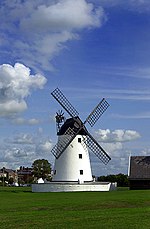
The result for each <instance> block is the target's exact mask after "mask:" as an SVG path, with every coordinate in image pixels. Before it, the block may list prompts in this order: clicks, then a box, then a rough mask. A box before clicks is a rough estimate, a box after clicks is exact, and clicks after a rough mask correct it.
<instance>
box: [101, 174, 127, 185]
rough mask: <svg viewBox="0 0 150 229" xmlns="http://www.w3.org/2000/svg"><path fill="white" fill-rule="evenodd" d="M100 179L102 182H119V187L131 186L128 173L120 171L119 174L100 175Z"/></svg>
mask: <svg viewBox="0 0 150 229" xmlns="http://www.w3.org/2000/svg"><path fill="white" fill-rule="evenodd" d="M98 181H101V182H104V181H106V182H113V183H114V182H117V186H118V187H128V186H129V181H128V175H125V174H122V173H119V174H117V175H112V174H110V175H107V176H100V177H98Z"/></svg>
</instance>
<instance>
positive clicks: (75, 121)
mask: <svg viewBox="0 0 150 229" xmlns="http://www.w3.org/2000/svg"><path fill="white" fill-rule="evenodd" d="M76 125H77V127H76ZM82 125H83V123H82V121H81V120H80V118H79V117H74V118H69V119H67V120H66V121H65V123H64V124H63V125H62V126H61V128H60V130H59V132H58V133H57V135H64V134H65V132H66V131H67V129H68V128H71V129H72V130H73V131H74V132H75V133H76V132H77V131H78V130H79V128H80V127H81V126H82ZM78 134H81V135H86V134H87V133H86V127H85V126H83V128H81V130H80V132H79V133H78Z"/></svg>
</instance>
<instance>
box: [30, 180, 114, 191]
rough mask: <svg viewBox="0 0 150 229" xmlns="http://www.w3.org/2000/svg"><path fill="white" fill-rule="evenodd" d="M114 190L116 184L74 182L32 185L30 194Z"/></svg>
mask: <svg viewBox="0 0 150 229" xmlns="http://www.w3.org/2000/svg"><path fill="white" fill-rule="evenodd" d="M116 189H117V184H116V183H110V182H87V183H82V184H78V183H75V182H70V183H63V182H62V183H61V182H50V183H43V184H32V192H78V191H79V192H91V191H92V192H95V191H98V192H102V191H113V190H116Z"/></svg>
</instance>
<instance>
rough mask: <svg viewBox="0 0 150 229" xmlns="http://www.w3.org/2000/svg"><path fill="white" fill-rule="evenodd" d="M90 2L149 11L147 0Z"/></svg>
mask: <svg viewBox="0 0 150 229" xmlns="http://www.w3.org/2000/svg"><path fill="white" fill-rule="evenodd" d="M91 1H92V2H95V3H98V4H100V5H101V6H103V7H106V8H107V7H122V8H125V9H128V10H132V11H138V12H143V11H149V10H150V4H149V0H126V1H124V0H101V1H99V0H91Z"/></svg>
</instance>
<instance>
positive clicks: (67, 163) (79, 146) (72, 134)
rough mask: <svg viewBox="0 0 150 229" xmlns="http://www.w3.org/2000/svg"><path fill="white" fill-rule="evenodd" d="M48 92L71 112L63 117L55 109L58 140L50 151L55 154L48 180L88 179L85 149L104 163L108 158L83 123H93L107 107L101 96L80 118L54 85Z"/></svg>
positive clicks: (89, 175) (90, 179) (89, 172)
mask: <svg viewBox="0 0 150 229" xmlns="http://www.w3.org/2000/svg"><path fill="white" fill-rule="evenodd" d="M51 94H52V96H53V97H54V98H55V99H56V100H57V101H58V102H59V104H60V105H61V106H62V107H63V108H64V109H65V110H66V111H67V112H68V114H69V115H70V116H71V118H69V119H67V120H64V116H63V113H62V112H59V113H57V115H56V123H57V135H58V142H57V144H56V145H55V146H54V147H53V149H52V151H51V152H52V154H53V155H54V156H55V165H54V175H53V180H52V181H55V182H79V181H80V182H89V181H92V180H93V178H92V172H91V164H90V159H89V150H90V151H91V152H93V153H94V154H95V155H96V156H97V157H98V158H99V159H100V160H101V161H102V162H103V163H104V164H107V163H108V162H109V160H111V158H110V157H109V155H108V154H107V153H106V152H105V150H104V149H103V148H102V147H101V146H100V145H99V144H98V142H97V141H96V140H95V139H94V138H93V137H92V136H91V134H90V133H89V132H88V130H87V129H86V127H85V124H86V123H89V124H90V126H93V125H94V124H95V123H96V121H97V120H98V119H99V118H100V116H101V115H102V114H103V113H104V112H105V110H106V109H107V108H108V106H109V104H108V103H107V101H106V100H105V99H102V101H101V102H100V103H99V104H98V105H97V106H96V107H95V109H94V110H93V111H92V112H91V113H90V115H89V116H88V117H87V119H86V120H85V121H84V122H82V121H81V119H80V118H79V113H78V112H77V111H76V109H75V108H74V107H73V106H72V105H71V103H70V102H69V101H68V100H67V98H66V97H65V96H64V95H63V93H62V92H61V91H60V90H59V88H56V89H55V90H54V91H53V92H52V93H51Z"/></svg>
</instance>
